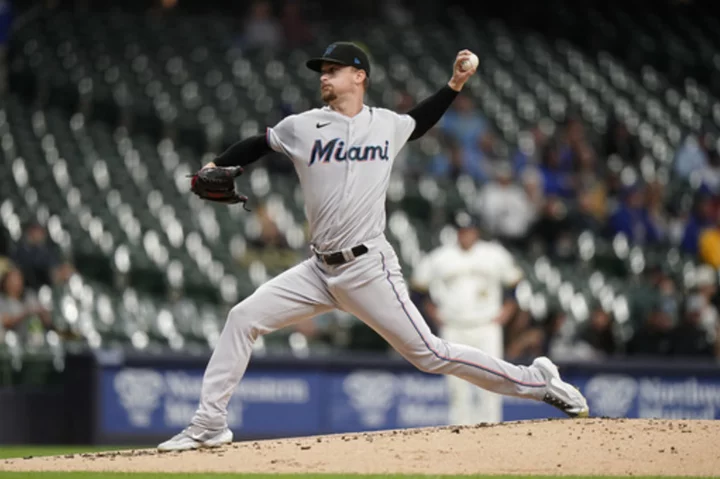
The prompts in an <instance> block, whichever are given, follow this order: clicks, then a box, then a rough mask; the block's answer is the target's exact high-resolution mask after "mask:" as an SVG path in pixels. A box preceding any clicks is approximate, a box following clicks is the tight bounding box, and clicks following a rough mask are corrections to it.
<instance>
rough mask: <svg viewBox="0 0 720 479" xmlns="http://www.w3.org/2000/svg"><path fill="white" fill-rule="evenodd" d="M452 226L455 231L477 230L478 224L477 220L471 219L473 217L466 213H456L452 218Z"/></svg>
mask: <svg viewBox="0 0 720 479" xmlns="http://www.w3.org/2000/svg"><path fill="white" fill-rule="evenodd" d="M453 226H455V228H456V229H465V228H479V227H480V224H479V222H478V220H477V218H475V217H473V215H471V214H470V213H468V212H467V211H458V212H457V213H455V217H454V218H453Z"/></svg>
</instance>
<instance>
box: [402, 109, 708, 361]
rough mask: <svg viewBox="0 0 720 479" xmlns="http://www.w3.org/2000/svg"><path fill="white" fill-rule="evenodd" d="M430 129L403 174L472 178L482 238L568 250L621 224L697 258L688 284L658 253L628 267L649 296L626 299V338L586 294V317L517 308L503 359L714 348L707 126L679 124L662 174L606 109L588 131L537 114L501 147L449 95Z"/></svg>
mask: <svg viewBox="0 0 720 479" xmlns="http://www.w3.org/2000/svg"><path fill="white" fill-rule="evenodd" d="M434 134H435V135H436V137H437V139H438V140H439V142H440V144H441V145H442V148H441V149H440V152H439V153H438V154H437V155H436V156H435V157H434V158H433V159H432V161H431V162H430V163H429V164H413V159H412V158H408V159H407V160H406V161H407V164H406V165H405V170H406V174H418V175H432V176H434V177H436V178H438V179H439V180H447V179H450V180H456V179H457V178H458V177H460V176H462V175H464V176H468V177H471V178H473V180H474V181H475V182H476V184H477V186H478V188H479V194H478V195H477V200H476V203H475V205H474V207H475V211H474V213H475V214H476V215H477V216H478V217H479V219H480V220H481V224H482V230H483V233H484V236H485V237H486V239H495V240H499V241H500V242H502V243H503V244H505V245H506V246H508V247H514V248H516V249H517V250H519V251H540V252H542V253H543V254H547V255H548V256H549V257H550V258H554V259H556V260H558V261H562V260H563V259H569V260H570V261H572V260H573V258H571V257H569V255H570V254H571V251H573V248H572V246H573V245H574V244H576V243H577V238H578V235H580V234H581V233H583V232H590V233H592V234H593V235H594V236H595V237H598V238H605V239H607V240H608V241H610V240H612V239H613V238H615V237H616V236H617V235H619V234H622V235H624V236H625V237H626V238H627V240H628V242H629V244H630V245H631V246H632V245H637V246H640V247H643V248H653V249H655V251H665V252H667V251H669V249H670V248H673V247H675V248H678V249H679V250H680V251H681V252H682V253H683V254H684V255H685V256H686V257H689V258H694V259H695V261H696V262H697V263H698V264H700V265H701V266H700V267H699V268H698V270H697V274H696V278H695V281H694V284H692V285H691V287H688V285H686V284H678V282H677V281H676V280H674V279H673V277H672V276H671V275H669V274H667V272H666V271H665V269H664V268H663V267H662V266H661V265H660V266H658V265H653V266H651V267H649V268H647V269H646V271H645V272H644V273H643V275H642V276H641V277H640V278H638V279H639V280H640V282H641V288H644V289H645V290H646V291H647V293H648V297H650V298H652V299H651V300H650V301H649V302H648V304H646V305H644V306H643V307H640V308H634V310H633V311H632V316H633V317H632V318H631V321H632V322H633V324H634V331H633V334H632V336H631V337H630V338H625V339H621V338H620V335H619V334H617V324H616V322H615V319H614V318H613V314H612V312H611V311H607V310H605V309H603V307H602V306H601V305H600V304H593V305H591V308H590V309H591V313H590V319H589V320H588V321H585V322H584V323H581V324H580V325H578V324H577V323H576V322H574V321H568V319H567V315H566V314H565V313H563V312H562V310H561V309H560V308H554V309H553V308H551V310H550V311H549V314H548V316H547V318H546V319H543V320H542V321H538V320H537V319H538V318H533V317H532V316H531V314H530V313H529V312H528V311H518V314H516V315H515V317H514V319H513V320H512V321H511V322H510V323H508V324H507V326H506V334H505V338H506V357H507V358H508V359H511V360H522V359H529V358H532V357H535V356H537V355H539V354H548V355H550V356H552V357H555V358H557V359H570V358H596V357H602V356H612V355H636V356H657V355H664V356H667V355H673V356H684V357H686V356H694V357H713V356H715V357H720V342H718V341H717V340H716V336H717V332H718V330H719V328H720V320H719V318H718V307H719V306H720V297H719V296H718V290H717V282H718V269H720V181H719V180H720V154H719V153H718V144H720V142H719V141H718V138H716V137H714V136H713V135H712V134H709V133H705V134H701V135H698V136H694V135H689V136H688V137H687V138H686V139H685V141H684V142H683V143H682V145H681V146H680V147H679V148H678V150H677V153H676V156H675V158H674V162H673V164H672V169H671V171H669V172H668V175H666V176H663V175H662V174H658V173H657V172H655V171H653V174H647V173H645V172H644V171H643V170H644V169H645V170H647V169H648V168H647V166H648V165H646V164H644V162H647V161H648V159H646V158H645V155H646V152H645V151H644V150H643V148H642V146H641V145H640V143H639V142H638V140H637V138H636V137H635V136H633V135H631V134H630V132H629V131H628V127H627V125H625V124H623V123H622V122H620V121H616V120H613V121H611V122H610V124H609V125H608V127H607V130H606V132H605V133H604V134H597V132H588V130H587V127H586V125H585V124H584V122H583V121H582V120H580V119H578V118H574V117H570V118H569V119H568V120H567V121H566V122H565V123H564V124H560V125H558V126H555V125H553V124H552V123H550V122H540V123H538V124H537V125H536V126H535V127H534V128H532V129H530V130H529V131H526V132H523V133H522V134H521V136H520V138H519V141H518V147H517V148H516V149H515V150H513V149H509V150H508V149H507V148H505V147H504V145H501V142H500V141H499V140H498V136H497V135H496V134H495V133H494V131H493V129H492V127H491V126H490V125H489V124H488V122H487V121H486V120H485V118H484V117H483V115H482V112H480V111H479V110H478V109H476V108H475V107H474V105H473V101H472V99H471V98H470V97H469V96H460V97H459V98H458V100H457V101H456V102H455V104H454V106H453V109H452V111H450V112H448V114H446V115H445V117H444V118H443V120H442V121H441V123H440V124H439V125H438V126H437V128H436V129H435V131H434ZM670 185H680V190H683V189H684V190H685V191H687V192H688V194H687V196H686V198H687V199H688V200H690V201H689V203H688V204H683V202H682V201H680V202H678V201H677V197H672V198H671V197H670V196H669V194H668V190H669V188H670ZM678 203H680V204H678Z"/></svg>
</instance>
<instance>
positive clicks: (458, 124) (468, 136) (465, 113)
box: [439, 95, 488, 151]
mask: <svg viewBox="0 0 720 479" xmlns="http://www.w3.org/2000/svg"><path fill="white" fill-rule="evenodd" d="M439 127H440V130H441V131H442V132H443V133H445V134H446V135H448V136H450V137H452V138H453V139H455V140H456V141H457V142H458V144H459V145H460V147H461V148H463V149H467V150H469V151H474V150H477V149H478V138H481V137H482V136H483V135H484V134H485V131H486V130H487V127H488V126H487V121H486V120H485V118H484V117H483V116H482V115H481V114H480V113H479V112H478V111H477V110H476V109H475V106H474V105H473V101H472V99H471V98H470V97H469V96H467V95H459V96H458V97H457V98H456V99H455V102H454V104H453V108H451V109H450V110H449V111H448V112H447V113H445V115H443V117H442V119H441V120H440V124H439Z"/></svg>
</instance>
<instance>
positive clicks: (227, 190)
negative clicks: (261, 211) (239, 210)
mask: <svg viewBox="0 0 720 479" xmlns="http://www.w3.org/2000/svg"><path fill="white" fill-rule="evenodd" d="M243 171H244V170H243V169H242V167H241V166H228V167H219V166H217V167H211V168H204V169H202V170H200V171H198V172H197V173H195V174H194V175H191V176H190V178H192V180H191V183H190V191H192V192H193V193H195V194H196V195H197V196H198V197H200V198H202V199H204V200H208V201H214V202H216V203H224V204H227V205H234V204H237V203H242V204H243V208H245V210H247V211H250V210H248V209H247V208H246V207H245V203H246V202H247V201H248V197H247V196H242V195H239V194H238V193H237V191H235V178H236V177H238V176H240V175H242V173H243Z"/></svg>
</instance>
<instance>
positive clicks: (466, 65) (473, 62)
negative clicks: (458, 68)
mask: <svg viewBox="0 0 720 479" xmlns="http://www.w3.org/2000/svg"><path fill="white" fill-rule="evenodd" d="M479 64H480V59H479V58H478V56H477V55H475V54H474V53H473V54H472V55H470V58H469V59H467V60H465V61H464V62H462V63H461V65H462V68H463V70H470V69H471V68H477V67H478V65H479Z"/></svg>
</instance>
